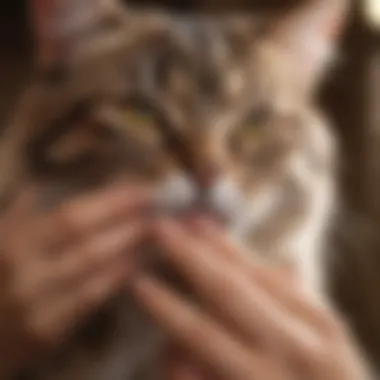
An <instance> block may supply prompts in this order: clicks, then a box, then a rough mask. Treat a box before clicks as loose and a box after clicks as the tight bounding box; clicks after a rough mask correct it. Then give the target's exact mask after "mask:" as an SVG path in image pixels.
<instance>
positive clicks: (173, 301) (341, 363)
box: [133, 221, 370, 380]
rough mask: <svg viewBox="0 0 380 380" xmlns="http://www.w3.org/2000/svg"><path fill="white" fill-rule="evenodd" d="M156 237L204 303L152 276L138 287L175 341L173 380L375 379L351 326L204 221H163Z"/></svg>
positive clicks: (140, 280)
mask: <svg viewBox="0 0 380 380" xmlns="http://www.w3.org/2000/svg"><path fill="white" fill-rule="evenodd" d="M187 227H188V226H187ZM156 234H157V237H158V241H159V244H160V245H161V246H162V248H163V250H162V254H163V255H164V257H165V259H166V260H167V261H168V262H169V263H171V264H172V265H174V266H175V268H176V269H177V270H178V271H179V272H180V273H181V274H182V275H183V276H184V278H185V279H186V280H188V282H189V283H190V285H191V286H192V289H193V290H194V291H195V292H196V293H197V295H198V296H199V298H200V304H197V305H195V304H192V303H191V302H190V301H187V300H186V299H183V297H181V296H179V295H178V294H176V293H175V291H173V290H172V289H170V288H168V287H167V286H166V285H164V284H163V283H162V282H160V281H159V280H157V279H155V278H153V277H152V276H151V275H149V274H144V273H142V274H140V275H139V276H137V277H136V278H135V280H134V283H133V289H134V293H135V295H136V298H137V299H138V300H139V302H140V303H141V305H142V306H143V307H144V308H145V309H146V310H147V311H148V312H149V313H150V314H151V315H152V317H153V318H154V319H155V320H156V321H157V323H158V324H159V325H160V326H161V327H162V328H163V329H164V330H165V331H166V332H167V333H168V335H169V339H172V341H173V342H174V345H175V346H174V347H175V355H174V356H172V357H171V359H172V362H171V365H170V366H169V369H170V376H171V378H172V379H173V380H185V379H193V380H206V379H224V380H232V379H233V380H252V379H265V380H295V379H302V380H324V379H329V380H359V379H360V380H367V379H369V378H370V377H369V375H368V374H367V373H366V371H367V369H366V366H365V364H364V363H363V361H364V360H362V357H361V356H360V354H359V352H358V351H359V350H358V349H357V347H355V344H354V343H353V340H352V339H351V337H350V333H349V332H348V329H347V328H346V326H345V323H343V322H342V320H341V319H340V318H339V317H338V316H337V314H336V313H335V312H334V311H332V310H331V309H330V308H329V307H328V306H327V305H323V304H321V303H319V302H317V301H316V300H311V299H310V297H308V296H307V295H306V294H305V293H303V291H302V289H301V287H300V285H299V284H298V283H297V281H295V280H294V279H291V278H290V275H289V274H288V273H285V272H283V271H281V270H279V269H276V268H268V267H264V266H261V265H259V264H257V263H255V262H253V261H252V259H250V258H249V256H248V255H247V252H245V251H243V250H242V249H239V248H237V247H236V246H235V245H234V244H232V243H231V242H229V241H227V240H226V237H225V234H223V232H221V231H219V230H218V229H217V228H216V227H215V226H213V225H212V224H210V223H208V222H205V221H201V222H200V221H198V222H197V223H196V226H195V227H194V226H193V228H192V229H190V230H189V228H187V230H186V229H185V227H183V226H180V225H178V224H174V223H173V222H169V221H165V222H161V223H159V225H158V227H157V228H156Z"/></svg>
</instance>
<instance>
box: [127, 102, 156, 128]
mask: <svg viewBox="0 0 380 380" xmlns="http://www.w3.org/2000/svg"><path fill="white" fill-rule="evenodd" d="M123 117H124V120H125V123H126V125H127V126H128V127H134V128H144V129H145V128H154V127H155V124H156V122H155V118H154V115H153V113H152V112H150V110H149V109H146V108H143V107H135V106H133V107H127V108H125V109H123Z"/></svg>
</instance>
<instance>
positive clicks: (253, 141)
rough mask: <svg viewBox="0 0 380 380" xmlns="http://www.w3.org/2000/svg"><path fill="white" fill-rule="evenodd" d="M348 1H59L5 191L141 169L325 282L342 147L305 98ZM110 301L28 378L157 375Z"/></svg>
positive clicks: (150, 338)
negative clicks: (267, 12) (259, 8)
mask: <svg viewBox="0 0 380 380" xmlns="http://www.w3.org/2000/svg"><path fill="white" fill-rule="evenodd" d="M347 3H348V1H346V0H311V1H307V2H305V3H304V4H303V5H301V6H300V7H297V8H296V9H294V10H291V11H290V12H289V13H288V14H285V15H281V17H269V18H264V17H259V16H257V17H255V15H239V14H236V15H231V16H226V15H220V16H214V17H213V16H201V15H183V14H181V15H180V14H177V15H173V14H168V13H165V12H159V11H157V10H149V9H144V10H135V9H131V8H129V7H126V6H125V5H123V4H121V3H118V2H117V1H107V0H105V1H101V0H93V1H86V0H76V1H74V0H70V1H68V0H66V1H63V0H62V1H61V4H59V2H58V5H60V7H59V9H58V10H59V12H58V11H57V12H56V13H55V14H52V15H51V21H52V22H51V24H50V26H49V28H45V30H44V33H45V34H46V33H47V34H48V35H49V36H50V38H51V39H52V40H54V41H55V45H54V46H55V47H54V49H53V50H52V51H50V55H48V57H49V59H47V60H44V61H43V64H41V65H39V66H38V68H37V69H36V75H35V78H34V80H33V81H32V83H31V84H30V86H29V88H28V89H27V90H26V93H25V95H24V97H23V98H22V99H21V101H20V104H19V106H18V108H17V110H16V112H15V115H16V116H15V117H14V119H13V121H12V123H11V124H10V126H9V128H8V129H7V132H6V134H5V135H4V136H3V145H2V148H1V150H0V154H1V155H2V156H1V157H0V165H1V166H0V172H1V179H0V181H1V182H0V188H1V191H2V193H3V194H4V196H5V195H6V194H8V193H9V192H10V193H11V192H12V191H13V190H14V188H15V187H20V186H22V184H23V183H25V182H26V181H28V180H30V179H32V180H33V181H35V182H38V183H39V184H40V185H41V188H42V189H44V193H43V194H44V196H43V197H42V198H43V199H42V201H43V203H44V204H46V205H47V204H48V203H50V202H57V201H58V200H60V199H62V198H63V197H66V196H69V195H70V194H72V193H73V192H76V191H84V190H86V189H88V188H93V187H94V186H98V185H100V184H104V183H106V182H108V181H112V180H114V179H115V178H118V177H120V176H130V177H133V178H140V179H144V180H147V181H149V182H150V183H151V185H152V186H153V187H154V188H155V189H156V190H157V202H158V206H159V207H160V209H162V210H164V211H169V212H179V213H183V212H186V211H188V210H201V211H204V212H207V213H210V214H212V215H214V216H215V217H217V218H218V219H219V220H221V221H223V222H224V223H225V226H226V227H227V229H228V231H229V232H230V234H231V236H233V237H234V238H236V239H239V241H240V242H242V243H243V244H246V245H247V246H248V247H249V249H250V251H251V252H253V253H254V254H256V255H260V257H261V259H263V260H268V262H270V263H284V264H288V265H290V267H291V268H292V269H293V270H294V271H295V273H296V274H297V275H299V276H300V278H301V280H302V283H303V284H304V287H305V289H306V290H307V291H310V292H311V293H312V294H314V295H321V294H323V293H324V283H325V280H324V276H323V274H324V272H325V270H324V255H323V247H324V240H325V235H326V230H327V227H328V225H329V221H330V219H331V215H332V213H333V210H334V204H335V197H334V194H335V189H334V188H335V170H336V155H337V154H336V143H335V139H334V136H333V134H332V132H331V131H330V130H329V128H328V125H327V122H326V120H325V119H324V117H323V116H322V115H321V113H320V112H319V110H318V109H317V107H316V106H315V101H314V98H315V93H316V90H317V88H318V84H319V83H320V81H321V79H322V76H323V74H324V72H325V71H326V68H327V67H328V65H329V63H330V62H331V59H332V58H333V55H332V53H333V52H334V44H335V42H336V40H337V38H338V36H339V34H340V31H341V28H342V26H343V21H344V19H345V18H346V13H347V8H348V4H347ZM106 311H107V312H108V314H107V315H108V316H110V318H109V319H108V322H109V323H110V325H111V326H112V329H111V330H110V332H109V333H107V334H106V337H105V338H104V339H103V340H101V341H100V343H101V344H99V341H97V343H98V344H97V345H96V346H91V345H90V346H91V347H89V345H88V344H87V345H86V344H85V343H86V342H85V341H83V339H82V340H80V339H79V338H78V339H73V341H72V342H70V344H69V345H68V347H67V350H66V351H65V353H64V354H62V355H60V356H59V358H60V360H61V361H62V362H61V363H60V364H61V365H58V363H57V361H56V360H53V359H52V360H47V362H49V363H48V364H49V365H47V366H46V367H45V366H43V368H42V370H41V372H38V373H37V375H36V376H37V379H41V380H42V379H84V380H85V379H99V380H100V379H110V380H113V379H114V380H122V379H123V380H126V379H131V380H133V379H156V378H157V377H158V376H157V367H156V366H154V365H153V360H154V359H156V358H157V355H155V354H156V353H157V352H160V345H161V343H162V342H161V337H160V334H159V332H156V331H155V328H154V327H153V326H151V325H150V323H149V321H148V320H146V319H145V317H144V316H143V315H142V314H140V312H139V311H138V309H137V308H136V307H135V306H134V305H133V302H132V301H130V300H129V299H128V296H122V297H121V299H118V300H116V302H115V305H109V306H107V310H106ZM149 326H151V327H149ZM95 330H96V328H95ZM97 332H98V333H99V334H100V330H99V331H96V333H97ZM83 335H84V334H82V338H83ZM95 335H96V334H95ZM156 338H157V339H156ZM151 370H153V373H147V372H150V371H151Z"/></svg>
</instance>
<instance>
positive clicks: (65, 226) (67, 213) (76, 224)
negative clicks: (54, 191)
mask: <svg viewBox="0 0 380 380" xmlns="http://www.w3.org/2000/svg"><path fill="white" fill-rule="evenodd" d="M55 221H56V223H57V226H58V227H59V228H60V229H61V230H63V231H65V232H66V233H68V234H70V235H77V234H79V233H80V232H81V223H80V221H79V218H78V215H77V213H76V210H75V207H74V205H69V204H67V205H64V206H61V207H60V209H59V210H58V211H57V212H56V215H55Z"/></svg>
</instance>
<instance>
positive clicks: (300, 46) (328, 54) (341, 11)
mask: <svg viewBox="0 0 380 380" xmlns="http://www.w3.org/2000/svg"><path fill="white" fill-rule="evenodd" d="M349 8H350V0H306V1H305V2H304V3H303V4H302V5H300V6H299V7H298V8H296V9H294V10H292V11H291V12H289V14H288V15H286V16H285V17H284V18H282V19H281V20H280V21H279V22H278V23H276V25H275V26H274V28H273V30H272V34H271V38H272V40H273V41H274V42H275V43H276V44H278V45H279V46H281V47H282V48H284V49H286V50H287V52H288V53H289V57H291V59H293V61H294V62H293V65H295V66H294V67H295V68H296V70H297V73H298V75H301V76H302V80H303V81H305V83H310V84H312V83H315V81H317V80H318V79H319V78H320V76H321V74H323V72H324V70H325V69H326V66H327V65H328V64H329V63H330V60H331V59H332V58H333V53H334V48H335V44H336V42H337V40H338V38H339V37H340V35H341V33H342V31H343V29H344V25H345V22H346V20H347V16H348V13H349Z"/></svg>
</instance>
